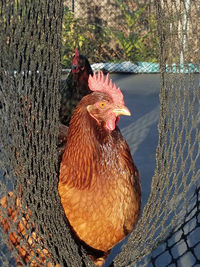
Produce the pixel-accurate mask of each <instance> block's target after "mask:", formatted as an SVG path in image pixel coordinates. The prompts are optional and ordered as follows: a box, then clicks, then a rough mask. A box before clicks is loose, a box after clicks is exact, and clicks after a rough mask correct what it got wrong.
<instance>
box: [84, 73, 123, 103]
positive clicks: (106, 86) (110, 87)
mask: <svg viewBox="0 0 200 267" xmlns="http://www.w3.org/2000/svg"><path fill="white" fill-rule="evenodd" d="M88 85H89V87H90V90H91V91H95V92H102V93H106V94H108V95H109V96H110V97H111V98H112V99H113V101H114V102H115V103H117V104H119V105H124V97H123V94H122V92H121V90H120V88H119V87H118V88H117V87H116V84H115V83H113V82H112V80H111V79H110V80H109V73H108V74H107V75H106V78H105V79H104V75H103V72H102V71H98V73H97V74H96V73H94V75H93V76H92V75H90V76H89V79H88Z"/></svg>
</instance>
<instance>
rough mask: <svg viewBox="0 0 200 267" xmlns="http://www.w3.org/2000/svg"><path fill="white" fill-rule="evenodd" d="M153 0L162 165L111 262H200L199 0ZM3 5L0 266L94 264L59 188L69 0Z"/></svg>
mask: <svg viewBox="0 0 200 267" xmlns="http://www.w3.org/2000/svg"><path fill="white" fill-rule="evenodd" d="M102 4H103V3H102ZM151 4H153V11H152V12H153V14H154V16H155V18H156V21H157V25H159V27H158V34H157V37H158V40H159V49H160V55H159V59H160V72H161V89H160V121H159V125H158V130H159V141H158V147H157V153H156V168H155V173H154V176H153V178H152V185H151V194H150V196H149V199H148V202H147V204H146V205H145V207H144V209H143V211H142V214H141V218H140V220H139V222H138V224H137V226H136V229H135V230H134V231H133V232H132V233H131V234H130V236H129V237H128V239H127V243H126V245H124V246H123V248H122V251H121V252H120V253H119V254H118V255H117V256H116V258H115V259H114V261H113V263H112V264H113V266H120V267H121V266H134V265H136V266H137V265H138V266H147V265H149V266H161V265H162V266H177V265H179V264H183V262H184V264H185V263H186V262H187V266H197V265H198V264H199V263H200V257H199V255H200V253H199V251H200V241H199V240H200V239H199V237H198V236H199V232H200V213H199V211H200V207H199V202H200V196H199V188H200V185H199V176H200V170H199V166H200V150H199V143H200V133H199V122H200V121H199V120H200V119H199V110H200V107H199V102H200V90H199V89H200V88H199V87H200V81H199V74H196V73H195V72H198V71H199V61H200V53H199V47H200V44H199V40H200V36H199V32H200V31H199V25H200V23H199V17H200V16H199V12H200V4H199V1H198V0H195V1H187V0H185V1H171V0H168V1H164V0H163V1H161V0H155V1H153V2H151ZM127 6H128V5H127ZM129 8H131V7H129ZM93 13H94V11H93ZM0 14H1V16H0V51H1V54H0V97H1V98H0V113H1V114H0V122H1V127H0V136H1V145H0V164H1V165H0V166H1V169H0V177H1V178H0V184H1V192H0V198H1V209H0V216H1V218H5V221H4V225H3V226H2V227H1V228H0V229H1V232H0V248H1V250H0V265H1V266H16V262H17V264H18V266H27V263H28V264H30V263H31V264H32V265H31V266H56V264H60V265H61V266H85V265H86V266H92V265H93V264H92V263H91V262H90V260H89V259H88V258H87V256H86V253H85V251H84V249H83V248H82V247H80V246H79V245H78V244H77V243H76V241H75V240H74V239H73V238H72V235H71V232H70V228H69V227H68V223H67V221H66V219H65V216H64V213H63V211H62V209H61V204H60V199H59V196H58V192H57V184H58V164H57V150H56V144H57V135H58V110H59V105H60V96H59V92H58V87H59V81H60V78H61V64H60V61H61V39H62V38H61V37H62V18H63V1H62V0H59V1H58V0H57V1H47V0H37V1H23V0H21V1H6V0H3V1H1V5H0ZM90 14H92V12H90ZM95 14H97V13H95ZM90 19H91V18H90ZM109 23H110V21H109ZM96 24H97V25H99V21H98V23H97V22H96ZM104 49H105V47H104ZM89 52H90V50H88V53H89ZM86 55H87V53H86ZM191 64H192V67H191ZM186 73H187V74H186ZM5 196H6V198H5ZM8 225H9V227H8ZM14 233H15V234H14ZM16 233H17V234H16ZM8 237H9V238H8ZM8 239H10V241H9V242H8ZM19 254H20V255H19Z"/></svg>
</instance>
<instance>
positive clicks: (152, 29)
mask: <svg viewBox="0 0 200 267" xmlns="http://www.w3.org/2000/svg"><path fill="white" fill-rule="evenodd" d="M116 3H117V4H118V5H119V6H120V8H121V10H122V13H123V15H124V25H123V28H122V30H121V31H119V29H118V30H110V34H111V35H112V36H113V38H114V39H115V40H116V42H117V43H118V44H119V47H120V49H122V51H123V54H124V59H126V60H131V61H134V62H137V61H150V62H156V61H157V58H158V51H159V50H158V49H159V46H158V37H157V34H156V27H157V25H156V19H155V15H153V14H152V15H151V16H148V17H146V16H145V15H146V14H145V12H146V8H147V5H145V6H144V7H141V8H139V9H137V10H136V11H133V12H131V11H130V10H129V9H128V8H127V6H126V5H125V4H123V2H122V1H120V0H116ZM142 18H145V20H146V24H148V26H149V28H148V29H145V28H144V27H143V25H142V21H141V20H142Z"/></svg>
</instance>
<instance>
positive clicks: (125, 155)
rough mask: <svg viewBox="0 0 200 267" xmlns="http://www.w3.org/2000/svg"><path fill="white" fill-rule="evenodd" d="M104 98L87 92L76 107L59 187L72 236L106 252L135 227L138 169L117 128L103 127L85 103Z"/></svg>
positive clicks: (137, 200) (139, 199) (138, 182)
mask: <svg viewBox="0 0 200 267" xmlns="http://www.w3.org/2000/svg"><path fill="white" fill-rule="evenodd" d="M104 98H108V96H106V95H105V94H102V93H92V94H90V95H88V96H86V97H84V98H83V99H82V101H81V102H80V104H79V105H78V107H77V108H76V110H75V112H74V115H73V116H72V120H71V122H70V126H69V130H68V142H67V145H66V149H65V152H64V154H63V158H62V162H61V167H60V177H59V185H58V191H59V194H60V197H61V203H62V205H63V208H64V211H65V214H66V216H67V218H68V220H69V222H70V224H71V226H72V228H73V229H74V231H75V233H76V235H77V236H78V237H79V238H80V239H81V240H83V241H84V242H85V243H86V244H87V245H89V246H91V247H92V248H94V249H98V250H102V251H104V252H107V251H109V250H110V249H111V248H112V247H113V246H114V245H115V244H116V243H118V242H119V241H121V240H122V239H123V238H124V237H125V236H126V235H127V234H128V233H129V232H130V231H131V230H132V229H133V226H134V225H135V223H136V221H137V218H138V216H139V211H140V202H141V190H140V179H139V172H138V170H137V168H136V166H135V165H134V163H133V160H132V157H131V154H130V150H129V147H128V145H127V143H126V141H125V140H124V138H123V136H122V135H121V132H120V130H119V128H118V127H116V129H115V130H114V131H106V130H105V128H104V127H103V123H100V124H98V123H97V122H96V121H95V120H94V119H93V118H92V117H91V116H90V114H89V112H88V111H87V105H92V104H94V103H95V102H96V101H99V100H101V99H104Z"/></svg>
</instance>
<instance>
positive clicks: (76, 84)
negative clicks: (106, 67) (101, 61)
mask: <svg viewBox="0 0 200 267" xmlns="http://www.w3.org/2000/svg"><path fill="white" fill-rule="evenodd" d="M90 74H92V75H93V71H92V68H91V66H90V63H89V61H88V59H87V58H86V57H85V56H83V55H79V53H78V50H77V48H76V49H75V56H74V58H73V60H72V70H71V72H70V74H69V75H68V77H67V79H66V80H61V84H60V94H61V104H60V112H59V118H60V122H61V123H62V124H64V125H67V126H68V125H69V122H70V119H71V115H72V114H73V111H74V108H75V107H76V106H77V104H78V103H79V101H80V100H81V99H82V98H83V97H84V96H85V95H87V94H89V93H90V92H91V91H90V89H89V87H88V77H89V75H90Z"/></svg>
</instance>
